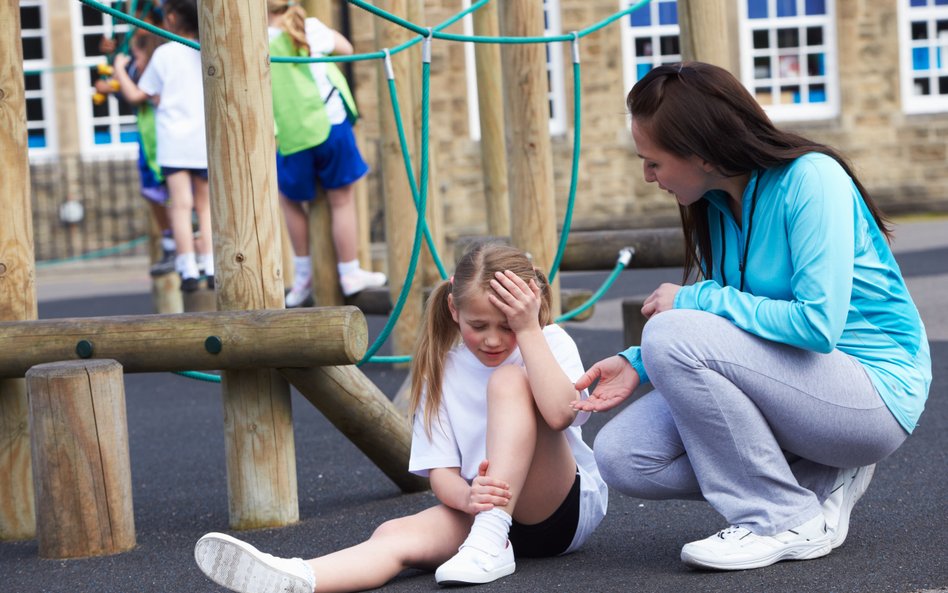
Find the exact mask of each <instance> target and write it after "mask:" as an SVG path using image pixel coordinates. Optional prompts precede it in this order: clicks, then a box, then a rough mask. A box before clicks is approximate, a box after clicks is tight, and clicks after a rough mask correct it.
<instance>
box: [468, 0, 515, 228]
mask: <svg viewBox="0 0 948 593" xmlns="http://www.w3.org/2000/svg"><path fill="white" fill-rule="evenodd" d="M473 21H474V34H475V35H485V36H488V37H497V36H499V35H500V27H499V25H498V22H497V3H496V2H488V3H487V4H485V5H484V6H482V7H480V8H479V9H477V10H476V11H474V15H473ZM474 60H475V66H476V71H477V109H478V115H479V116H480V117H479V119H480V124H481V167H482V168H483V171H484V195H485V197H486V200H487V230H488V232H489V233H490V234H491V235H494V236H509V235H510V195H509V194H508V192H507V159H506V155H505V154H504V93H503V75H502V73H501V62H500V45H497V44H494V43H475V44H474Z"/></svg>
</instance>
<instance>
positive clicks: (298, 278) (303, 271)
mask: <svg viewBox="0 0 948 593" xmlns="http://www.w3.org/2000/svg"><path fill="white" fill-rule="evenodd" d="M312 275H313V260H312V258H311V257H310V256H308V255H294V256H293V286H302V285H304V284H306V281H307V280H309V278H310V276H312Z"/></svg>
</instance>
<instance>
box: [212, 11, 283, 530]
mask: <svg viewBox="0 0 948 593" xmlns="http://www.w3.org/2000/svg"><path fill="white" fill-rule="evenodd" d="M200 22H201V48H202V49H201V63H202V66H203V69H204V105H205V118H206V122H207V142H208V151H207V152H208V173H209V177H210V191H211V214H212V216H211V218H212V222H213V229H214V260H215V268H216V274H215V279H216V290H217V308H218V309H219V310H221V311H233V310H248V309H282V308H283V280H284V277H283V266H282V263H283V259H282V256H281V253H280V250H279V249H277V247H276V246H277V245H279V239H280V234H279V233H280V231H279V220H280V218H279V216H280V213H279V211H278V205H277V188H276V159H275V158H274V154H275V153H276V143H275V140H274V135H273V97H272V94H271V91H270V58H269V40H268V39H267V15H266V5H265V3H263V2H256V1H253V0H201V2H200ZM222 384H223V392H224V417H225V427H224V433H225V441H226V452H227V486H228V493H229V503H230V526H231V528H233V529H251V528H256V527H269V526H280V525H287V524H289V523H294V522H296V521H298V520H299V500H298V498H297V486H296V451H295V448H294V444H293V422H292V416H291V410H290V389H289V385H288V384H287V383H286V381H285V380H284V379H283V378H282V377H280V376H279V374H277V373H276V372H275V371H272V370H241V371H226V372H225V373H224V375H223V381H222Z"/></svg>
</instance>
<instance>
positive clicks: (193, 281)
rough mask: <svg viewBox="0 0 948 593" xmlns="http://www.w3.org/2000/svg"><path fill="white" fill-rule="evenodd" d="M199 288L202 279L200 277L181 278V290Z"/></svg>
mask: <svg viewBox="0 0 948 593" xmlns="http://www.w3.org/2000/svg"><path fill="white" fill-rule="evenodd" d="M199 288H201V280H200V279H199V278H182V279H181V292H197V291H198V289H199Z"/></svg>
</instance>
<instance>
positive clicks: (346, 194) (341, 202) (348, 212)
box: [326, 183, 359, 262]
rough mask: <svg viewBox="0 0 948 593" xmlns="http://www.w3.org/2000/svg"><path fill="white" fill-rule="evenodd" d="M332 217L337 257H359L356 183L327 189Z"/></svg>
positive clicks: (345, 258)
mask: <svg viewBox="0 0 948 593" xmlns="http://www.w3.org/2000/svg"><path fill="white" fill-rule="evenodd" d="M326 197H327V198H328V199H329V209H330V215H331V217H332V241H333V245H335V247H336V259H337V260H338V261H340V262H349V261H353V260H355V259H357V258H358V257H359V253H358V240H357V233H358V229H357V220H358V219H357V215H356V206H355V185H354V184H352V183H350V184H349V185H346V186H343V187H338V188H336V189H330V190H326Z"/></svg>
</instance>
